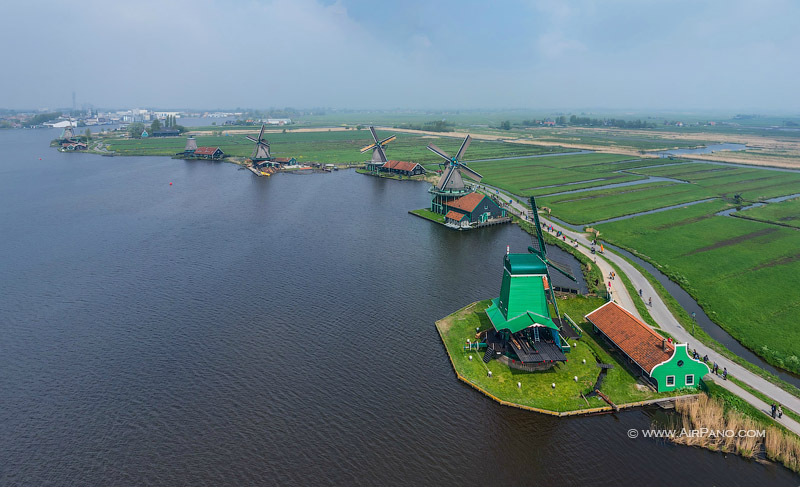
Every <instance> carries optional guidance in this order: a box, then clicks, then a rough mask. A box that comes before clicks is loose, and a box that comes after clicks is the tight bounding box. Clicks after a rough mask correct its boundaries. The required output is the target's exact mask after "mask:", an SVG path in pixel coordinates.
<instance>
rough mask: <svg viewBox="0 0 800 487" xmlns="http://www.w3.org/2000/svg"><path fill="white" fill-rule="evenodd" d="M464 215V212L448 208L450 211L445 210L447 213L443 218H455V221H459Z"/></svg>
mask: <svg viewBox="0 0 800 487" xmlns="http://www.w3.org/2000/svg"><path fill="white" fill-rule="evenodd" d="M466 216H467V215H465V214H463V213H460V212H458V211H455V210H450V211H448V212H447V214H446V215H445V216H444V217H445V218H449V219H451V220H455V221H457V222H460V221H461V220H463V219H464V217H466Z"/></svg>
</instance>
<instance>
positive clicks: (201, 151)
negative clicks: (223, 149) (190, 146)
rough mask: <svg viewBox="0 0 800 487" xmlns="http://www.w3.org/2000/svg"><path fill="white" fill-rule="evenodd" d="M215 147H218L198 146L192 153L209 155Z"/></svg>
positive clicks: (212, 153)
mask: <svg viewBox="0 0 800 487" xmlns="http://www.w3.org/2000/svg"><path fill="white" fill-rule="evenodd" d="M217 149H219V147H198V148H197V149H195V151H194V153H195V154H199V155H201V156H211V155H214V152H216V151H217Z"/></svg>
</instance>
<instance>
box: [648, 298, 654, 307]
mask: <svg viewBox="0 0 800 487" xmlns="http://www.w3.org/2000/svg"><path fill="white" fill-rule="evenodd" d="M647 305H648V306H653V298H652V297H649V298H647Z"/></svg>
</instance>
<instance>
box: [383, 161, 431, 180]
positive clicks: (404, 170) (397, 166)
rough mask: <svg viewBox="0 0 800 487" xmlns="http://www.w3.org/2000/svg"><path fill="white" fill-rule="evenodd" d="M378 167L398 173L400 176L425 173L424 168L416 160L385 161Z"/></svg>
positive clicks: (384, 170)
mask: <svg viewBox="0 0 800 487" xmlns="http://www.w3.org/2000/svg"><path fill="white" fill-rule="evenodd" d="M378 169H379V170H380V171H383V172H388V173H392V174H400V175H401V176H417V175H419V174H425V168H424V167H422V165H421V164H418V163H416V162H407V161H387V162H385V163H384V164H383V165H381V166H379V167H378Z"/></svg>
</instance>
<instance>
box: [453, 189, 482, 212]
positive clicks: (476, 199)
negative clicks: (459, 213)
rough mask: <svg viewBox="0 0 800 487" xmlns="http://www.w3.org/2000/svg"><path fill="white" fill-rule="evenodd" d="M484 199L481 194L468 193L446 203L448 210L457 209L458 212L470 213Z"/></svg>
mask: <svg viewBox="0 0 800 487" xmlns="http://www.w3.org/2000/svg"><path fill="white" fill-rule="evenodd" d="M483 198H485V196H484V195H482V194H481V193H470V194H468V195H466V196H462V197H461V198H456V199H454V200H453V201H451V202H449V203H447V206H449V207H450V208H458V209H459V210H464V211H469V212H472V211H473V210H474V209H475V207H476V206H478V204H479V203H480V202H481V201H483Z"/></svg>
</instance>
